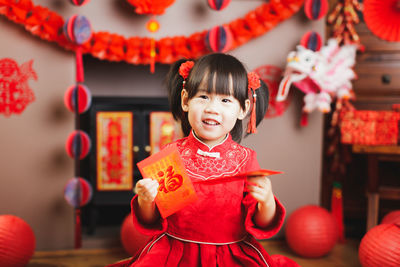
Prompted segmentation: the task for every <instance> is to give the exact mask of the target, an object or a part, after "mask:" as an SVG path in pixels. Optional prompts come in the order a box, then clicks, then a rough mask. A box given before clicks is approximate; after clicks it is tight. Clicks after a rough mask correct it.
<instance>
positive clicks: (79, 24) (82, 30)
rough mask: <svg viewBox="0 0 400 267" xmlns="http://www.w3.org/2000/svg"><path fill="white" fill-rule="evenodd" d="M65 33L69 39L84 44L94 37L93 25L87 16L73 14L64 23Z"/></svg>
mask: <svg viewBox="0 0 400 267" xmlns="http://www.w3.org/2000/svg"><path fill="white" fill-rule="evenodd" d="M64 34H65V37H67V39H68V41H70V42H72V43H75V44H78V45H82V44H84V43H86V42H87V41H89V40H90V38H91V37H92V26H91V25H90V22H89V20H88V19H87V18H86V17H84V16H81V15H73V16H71V17H69V18H68V19H67V20H66V21H65V23H64Z"/></svg>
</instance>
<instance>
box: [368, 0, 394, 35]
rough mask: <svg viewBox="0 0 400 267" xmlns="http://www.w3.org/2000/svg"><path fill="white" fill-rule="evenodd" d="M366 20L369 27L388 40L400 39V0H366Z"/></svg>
mask: <svg viewBox="0 0 400 267" xmlns="http://www.w3.org/2000/svg"><path fill="white" fill-rule="evenodd" d="M363 13H364V20H365V23H366V24H367V26H368V28H369V29H370V30H371V32H372V33H374V34H375V35H376V36H378V37H379V38H382V39H383V40H386V41H391V42H398V41H400V2H399V1H398V0H386V1H381V0H364V12H363Z"/></svg>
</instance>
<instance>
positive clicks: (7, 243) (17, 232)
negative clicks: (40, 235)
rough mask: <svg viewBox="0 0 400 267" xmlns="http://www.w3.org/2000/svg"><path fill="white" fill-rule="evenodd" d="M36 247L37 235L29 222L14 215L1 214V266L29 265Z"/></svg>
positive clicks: (17, 266)
mask: <svg viewBox="0 0 400 267" xmlns="http://www.w3.org/2000/svg"><path fill="white" fill-rule="evenodd" d="M35 247H36V240H35V235H34V233H33V231H32V228H31V227H30V226H29V224H27V223H26V222H25V221H24V220H22V219H21V218H19V217H17V216H14V215H0V266H8V267H20V266H25V265H27V264H28V262H29V260H30V259H31V258H32V255H33V253H34V252H35Z"/></svg>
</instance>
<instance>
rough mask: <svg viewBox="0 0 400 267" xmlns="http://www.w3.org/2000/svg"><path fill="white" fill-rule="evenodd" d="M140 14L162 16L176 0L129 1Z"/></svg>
mask: <svg viewBox="0 0 400 267" xmlns="http://www.w3.org/2000/svg"><path fill="white" fill-rule="evenodd" d="M127 2H128V3H129V4H131V5H132V6H134V7H135V8H136V9H135V12H136V13H138V14H151V15H161V14H164V12H165V9H167V7H169V6H170V5H172V4H173V3H174V2H175V0H127Z"/></svg>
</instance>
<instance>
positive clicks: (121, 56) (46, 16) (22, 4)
mask: <svg viewBox="0 0 400 267" xmlns="http://www.w3.org/2000/svg"><path fill="white" fill-rule="evenodd" d="M135 2H142V1H135ZM143 2H144V1H143ZM303 2H304V0H274V1H269V2H267V3H263V4H261V5H260V6H258V7H257V8H256V9H254V10H253V11H250V12H249V13H247V14H246V15H245V16H244V17H242V18H237V19H235V20H234V21H231V22H229V23H228V24H226V25H227V26H229V28H230V30H231V32H232V35H233V39H234V40H233V46H232V47H231V50H232V49H234V48H236V47H238V46H240V45H243V44H245V43H246V42H248V41H250V40H251V39H253V38H256V37H258V36H260V35H262V34H264V33H266V32H268V31H269V30H271V29H272V28H274V27H275V26H276V25H277V24H279V23H280V22H282V21H284V20H286V19H288V18H289V17H291V16H292V15H293V14H294V13H296V12H297V11H298V10H299V9H300V7H301V6H302V5H303ZM0 14H3V15H4V16H6V17H7V18H8V19H9V20H11V21H14V22H16V23H18V24H22V25H24V27H25V29H26V30H28V31H29V32H31V33H32V34H33V35H36V36H39V37H40V38H42V39H44V40H48V41H53V42H56V43H57V44H59V45H60V46H61V47H64V48H66V49H69V50H75V49H76V45H74V44H71V43H70V42H68V40H67V39H66V37H65V36H64V35H63V34H59V29H60V28H62V27H63V25H64V20H63V18H62V17H61V16H60V15H58V14H57V13H55V12H52V11H50V10H48V9H47V8H44V7H41V6H40V5H33V3H32V1H31V0H25V1H6V2H5V1H0ZM27 14H29V16H27ZM206 33H207V31H201V32H195V33H193V34H191V35H190V36H169V37H164V38H162V39H160V40H157V41H156V49H157V51H158V53H157V55H156V59H155V60H156V62H159V63H163V64H170V63H172V62H174V61H176V60H178V59H180V58H182V57H184V58H198V57H200V56H202V55H204V54H207V53H209V52H210V51H209V50H208V49H207V47H206V45H205V42H204V37H205V35H206ZM149 47H150V38H146V37H138V36H133V37H129V38H125V37H124V36H122V35H118V34H114V33H108V32H97V33H93V35H92V38H91V41H90V42H87V43H85V44H84V45H83V47H82V50H83V53H90V54H92V55H93V56H94V57H97V58H99V59H104V60H110V61H121V60H124V61H126V62H128V63H131V64H149V63H150V53H149Z"/></svg>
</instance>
